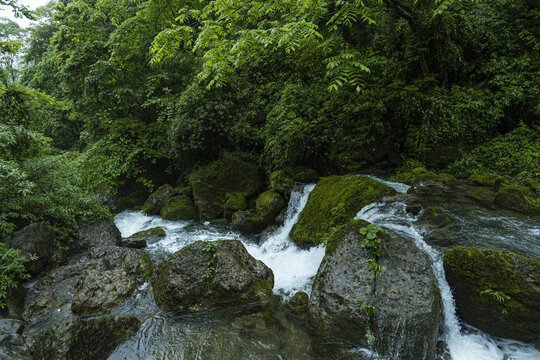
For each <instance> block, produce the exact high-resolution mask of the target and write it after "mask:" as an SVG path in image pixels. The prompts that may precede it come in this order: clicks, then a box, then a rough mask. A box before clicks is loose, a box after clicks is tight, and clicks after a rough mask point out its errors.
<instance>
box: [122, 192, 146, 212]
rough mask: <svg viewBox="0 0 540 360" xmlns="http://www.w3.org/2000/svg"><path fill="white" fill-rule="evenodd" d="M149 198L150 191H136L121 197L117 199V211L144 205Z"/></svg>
mask: <svg viewBox="0 0 540 360" xmlns="http://www.w3.org/2000/svg"><path fill="white" fill-rule="evenodd" d="M147 198H148V191H135V192H132V193H131V194H129V195H127V196H123V197H120V198H118V200H117V201H116V212H117V213H120V212H122V211H124V210H126V209H133V208H135V207H139V206H142V205H143V204H144V202H145V201H146V199H147Z"/></svg>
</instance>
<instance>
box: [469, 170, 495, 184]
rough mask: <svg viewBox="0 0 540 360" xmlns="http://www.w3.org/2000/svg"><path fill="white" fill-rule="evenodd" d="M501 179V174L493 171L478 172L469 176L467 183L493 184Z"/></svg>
mask: <svg viewBox="0 0 540 360" xmlns="http://www.w3.org/2000/svg"><path fill="white" fill-rule="evenodd" d="M501 179H502V176H500V175H497V174H495V173H491V172H488V173H479V174H473V175H471V176H469V178H468V179H467V183H469V184H471V185H478V186H495V184H496V183H497V182H498V181H500V180H501Z"/></svg>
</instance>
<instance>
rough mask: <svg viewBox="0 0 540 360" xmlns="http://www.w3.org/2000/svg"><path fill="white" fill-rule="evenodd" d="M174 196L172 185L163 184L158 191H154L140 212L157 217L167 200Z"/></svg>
mask: <svg viewBox="0 0 540 360" xmlns="http://www.w3.org/2000/svg"><path fill="white" fill-rule="evenodd" d="M173 196H174V188H173V187H172V185H169V184H165V185H162V186H161V187H160V188H159V189H157V190H156V191H154V192H153V193H152V194H150V196H149V197H148V199H146V201H145V203H144V205H143V207H142V211H144V212H145V213H147V214H149V215H159V213H160V211H161V208H162V207H163V206H164V205H165V203H166V202H167V200H169V199H170V198H172V197H173Z"/></svg>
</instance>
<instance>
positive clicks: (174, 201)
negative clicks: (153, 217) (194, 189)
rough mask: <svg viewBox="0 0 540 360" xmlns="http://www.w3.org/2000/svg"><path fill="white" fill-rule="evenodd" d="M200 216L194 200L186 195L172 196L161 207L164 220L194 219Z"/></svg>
mask: <svg viewBox="0 0 540 360" xmlns="http://www.w3.org/2000/svg"><path fill="white" fill-rule="evenodd" d="M197 216H198V214H197V209H196V208H195V205H194V204H193V201H191V199H190V198H189V197H187V196H185V195H178V196H174V197H172V198H170V199H169V200H167V202H165V205H163V207H162V208H161V217H162V218H163V220H172V221H175V220H192V219H196V218H197Z"/></svg>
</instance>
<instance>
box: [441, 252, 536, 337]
mask: <svg viewBox="0 0 540 360" xmlns="http://www.w3.org/2000/svg"><path fill="white" fill-rule="evenodd" d="M444 270H445V272H446V279H447V280H448V283H449V284H450V286H451V288H452V293H453V295H454V299H455V301H456V307H457V310H458V312H459V314H460V315H461V317H462V318H463V320H464V321H466V322H467V323H469V324H471V325H473V326H476V327H477V328H479V329H482V330H484V331H486V332H487V333H489V334H493V335H495V336H500V337H504V338H512V339H517V340H522V341H526V342H535V341H538V340H539V334H540V311H539V300H540V262H539V261H538V260H535V259H531V258H528V257H525V256H521V255H518V254H515V253H513V252H509V251H499V250H482V249H477V248H466V247H457V248H454V249H450V250H447V251H446V252H445V253H444Z"/></svg>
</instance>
